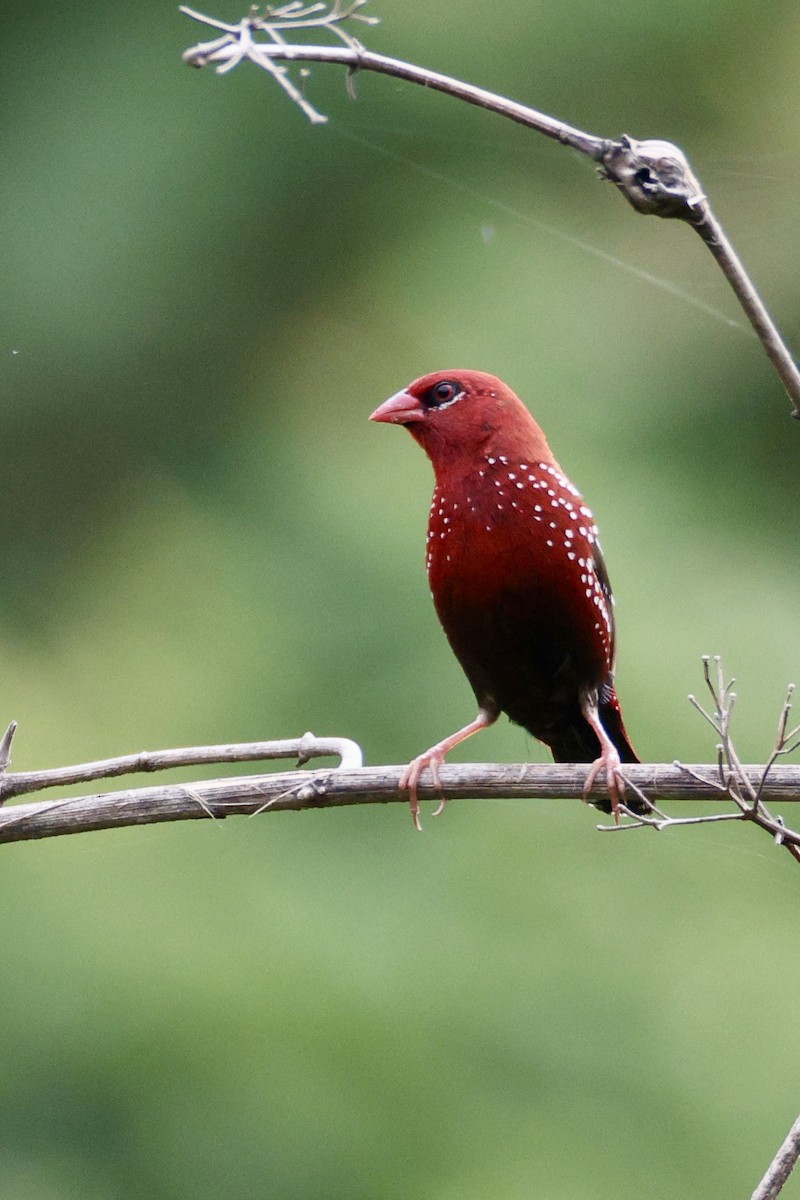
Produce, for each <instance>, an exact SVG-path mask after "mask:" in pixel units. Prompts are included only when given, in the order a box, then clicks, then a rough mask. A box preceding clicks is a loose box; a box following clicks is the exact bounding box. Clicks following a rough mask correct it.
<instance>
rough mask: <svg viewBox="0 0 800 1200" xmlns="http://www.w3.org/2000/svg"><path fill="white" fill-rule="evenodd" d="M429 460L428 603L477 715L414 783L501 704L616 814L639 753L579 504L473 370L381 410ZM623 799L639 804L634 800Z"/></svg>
mask: <svg viewBox="0 0 800 1200" xmlns="http://www.w3.org/2000/svg"><path fill="white" fill-rule="evenodd" d="M371 420H373V421H385V422H389V423H391V424H398V425H405V426H406V427H407V428H408V430H409V432H410V433H411V434H412V436H413V437H414V438H415V439H416V441H418V442H419V444H420V445H421V446H422V447H423V449H424V450H425V452H426V453H427V455H428V457H429V458H430V460H431V462H432V464H433V468H434V472H435V475H436V488H435V491H434V493H433V501H432V504H431V510H430V520H429V525H428V553H427V568H428V578H429V581H430V586H431V592H432V594H433V601H434V604H435V606H436V611H437V613H438V616H439V619H440V621H441V623H442V626H443V628H444V631H445V633H446V634H447V637H448V640H449V642H450V645H451V646H452V648H453V651H454V653H455V655H456V657H457V658H458V660H459V662H460V663H461V666H462V667H463V669H464V672H465V674H466V676H467V678H468V680H469V682H470V684H471V685H472V689H473V691H474V693H475V697H476V699H477V701H478V705H479V707H480V711H479V714H478V716H477V717H476V719H475V720H474V721H472V722H470V724H469V725H466V726H465V727H464V728H463V729H460V730H458V731H457V732H456V733H454V734H452V735H451V736H450V737H448V738H445V739H444V740H443V741H441V742H438V743H437V744H436V745H435V746H432V747H431V748H430V750H427V751H425V753H424V754H421V755H419V757H418V758H416V759H414V760H413V761H412V762H411V763H409V765H408V767H407V768H406V771H405V773H404V776H403V780H402V782H401V786H402V787H404V788H408V790H409V794H410V799H411V808H412V815H413V817H414V821H415V824H417V825H418V823H419V822H418V804H417V798H416V789H417V784H418V782H419V778H420V775H421V774H422V772H423V771H424V769H425V768H426V767H427V766H430V768H431V772H432V775H433V779H434V781H435V782H438V768H439V766H440V765H441V764H442V762H443V761H444V756H445V755H446V754H447V752H448V751H449V750H451V749H452V748H453V746H455V745H457V744H458V743H459V742H461V741H463V740H464V739H465V738H467V737H469V736H471V734H473V733H476V732H477V731H478V730H479V729H481V728H484V727H485V726H487V725H490V724H492V722H494V721H495V720H496V719H497V717H498V716H499V715H500V713H501V712H505V713H506V714H507V715H508V716H509V717H510V718H511V720H512V721H514V722H516V724H518V725H522V726H523V727H524V728H525V729H527V730H528V731H529V732H530V733H532V734H533V736H534V737H535V738H537V739H538V740H539V741H541V742H544V743H545V745H547V746H548V747H549V748H550V750H551V752H552V754H553V758H554V759H555V761H556V762H590V763H592V764H593V765H592V767H591V769H590V771H589V774H588V778H587V784H586V792H588V791H589V789H590V788H591V786H592V784H593V783H594V779H595V778H596V776H597V775H598V774H599V773H600V772H601V771H602V772H603V774H604V777H605V780H606V784H607V786H608V790H609V797H610V805H609V802H608V801H605V802H604V801H602V800H600V801H596V803H598V804H599V805H600V807H603V808H605V809H606V811H608V810H609V808H610V809H613V811H614V812H615V813H616V810H617V808H618V804H619V801H620V799H621V796H622V793H623V791H624V785H623V783H622V780H621V778H620V774H619V766H620V762H638V761H639V759H638V758H637V756H636V753H635V751H634V750H633V747H632V746H631V744H630V742H629V740H628V735H627V733H626V731H625V726H624V724H623V720H622V713H621V711H620V706H619V701H618V700H617V696H616V692H615V691H614V654H615V630H614V615H613V598H612V595H611V588H610V586H609V582H608V575H607V573H606V568H605V563H604V562H603V557H602V554H601V552H600V545H599V542H598V540H597V528H596V526H595V524H594V518H593V517H592V514H591V512H590V510H589V508H588V507H587V506H586V504H585V503H584V501H583V499H582V497H581V495H580V494H579V492H578V491H577V489H576V488H574V487H573V485H572V484H571V483H570V482H569V480H568V479H567V477H566V476H565V475H564V472H563V471H562V470H561V468H560V466H559V465H558V463H557V462H556V460H555V458H554V457H553V454H552V452H551V450H550V447H549V446H548V444H547V440H546V438H545V436H544V434H543V432H542V430H541V429H540V428H539V426H538V425H537V424H536V422H535V421H534V419H533V417H532V416H531V414H530V413H529V412H528V409H527V408H526V407H525V405H524V404H523V403H522V401H521V400H520V399H519V398H518V397H517V396H516V395H515V394H514V392H512V391H511V389H510V388H509V387H507V386H506V384H504V383H502V382H501V381H500V380H499V379H496V378H495V377H494V376H493V375H486V374H484V373H483V372H480V371H464V370H455V371H437V372H436V373H435V374H432V375H425V376H424V377H423V378H421V379H418V380H416V381H415V382H414V383H412V384H410V385H409V387H408V388H406V389H405V390H404V391H401V392H398V393H397V394H396V395H394V396H392V397H391V398H390V399H389V400H387V401H386V402H385V403H384V404H382V405H381V406H380V408H378V409H377V410H376V411H375V412H374V413H373V414H372V417H371ZM630 806H631V807H636V804H635V803H631V805H630Z"/></svg>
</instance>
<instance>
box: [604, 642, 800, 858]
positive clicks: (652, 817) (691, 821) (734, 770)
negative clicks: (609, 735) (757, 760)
mask: <svg viewBox="0 0 800 1200" xmlns="http://www.w3.org/2000/svg"><path fill="white" fill-rule="evenodd" d="M712 662H713V664H714V667H713V671H712V666H711V664H712ZM703 674H704V677H705V682H706V687H707V689H708V691H709V693H710V695H711V699H712V701H713V704H714V708H713V712H708V711H707V710H706V709H705V708H704V707H703V705H702V704H701V703H700V701H699V700H698V699H697V697H696V696H689V700H690V702H691V704H692V705H693V706H694V708H696V709H697V711H698V712H699V713H700V715H701V716H702V717H703V719H704V720H705V721H707V722H708V724H709V725H710V726H711V728H712V729H713V730H714V732H715V733H716V734H717V736H718V737H719V738H720V741H719V743H718V744H717V770H716V772H715V774H716V779H715V778H713V777H712V778H711V779H707V778H706V777H705V775H702V774H700V773H699V772H698V771H697V768H695V767H687V766H683V765H682V764H681V763H679V762H677V761H676V762H675V766H676V767H677V768H678V769H679V770H681V771H683V772H685V773H686V774H687V775H688V776H689V777H690V778H692V779H694V780H695V781H696V782H697V783H700V784H702V785H704V786H705V787H710V788H712V789H713V790H714V792H715V793H716V795H717V797H718V798H719V799H722V800H725V799H727V800H730V801H731V802H732V803H733V804H735V805H736V808H737V811H736V812H729V813H714V814H709V815H706V816H700V817H668V816H665V815H664V813H661V812H659V811H658V810H657V809H655V808H654V809H653V814H649V815H647V816H639V815H637V814H635V813H631V812H630V811H629V810H628V809H626V810H625V812H626V814H627V815H628V816H630V817H631V818H632V819H631V821H630V822H626V823H625V824H624V825H601V826H598V828H599V829H601V830H602V831H603V832H604V833H612V832H614V831H615V830H617V829H636V828H642V827H644V826H649V827H650V828H652V829H656V830H663V829H669V828H670V827H672V826H675V825H708V824H709V823H711V822H712V821H752V822H753V824H754V825H757V826H758V827H759V828H760V829H764V830H766V831H767V833H769V834H770V835H771V836H772V838H773V839H774V842H775V845H776V846H785V847H786V849H787V850H788V851H789V853H790V854H791V855H792V857H793V858H795V859H797V861H798V862H800V833H798V832H796V831H795V830H792V829H788V828H787V827H786V824H785V822H784V820H783V817H773V816H772V814H771V813H770V812H769V810H768V809H767V808H766V806H765V804H764V796H765V794H766V792H767V788H768V779H769V776H770V772H771V771H773V769H774V766H775V763H776V762H777V761H778V759H779V758H781V757H783V756H784V755H787V754H791V753H792V752H793V751H795V750H797V749H798V748H799V747H800V725H796V726H795V727H794V728H793V729H791V730H790V729H789V728H788V725H789V717H790V715H791V711H792V703H791V701H792V696H793V694H794V690H795V688H794V684H793V683H792V684H789V687H788V689H787V693H786V699H785V701H784V703H783V707H782V708H781V713H780V717H779V719H778V732H777V736H776V739H775V745H774V747H773V749H772V753H771V754H770V757H769V759H768V760H767V763H766V765H765V766H764V767H762V768H760V770H761V776H760V778H753V774H752V768H749V767H747V768H746V767H743V766H742V764H741V762H740V760H739V755H738V753H737V750H736V746H735V745H734V742H733V738H732V736H731V719H732V717H733V710H734V706H735V704H736V693H735V692H734V690H733V685H734V683H735V682H736V680H735V679H731V680H730V681H729V682H728V683H725V676H724V672H723V669H722V659H721V658H720V657H719V656H716V657H715V658H714V659H713V660H712V659H711V658H710V657H709V656H708V655H705V656H704V657H703ZM626 769H627V768H626ZM634 791H636V792H637V794H638V795H639V796H640V797H641V799H644V800H647V799H648V797H646V796H643V795H642V793H640V792H638V789H636V788H635V787H634Z"/></svg>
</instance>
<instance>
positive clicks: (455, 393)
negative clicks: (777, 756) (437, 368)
mask: <svg viewBox="0 0 800 1200" xmlns="http://www.w3.org/2000/svg"><path fill="white" fill-rule="evenodd" d="M462 390H463V389H462V387H461V385H460V384H458V383H456V382H455V380H453V379H440V380H439V382H438V383H435V384H434V385H433V387H431V388H428V391H427V392H426V393H425V403H426V404H428V405H429V406H430V407H431V408H441V406H442V405H443V404H449V403H450V402H451V401H452V400H456V399H457V398H458V397H459V396H460V395H461V392H462Z"/></svg>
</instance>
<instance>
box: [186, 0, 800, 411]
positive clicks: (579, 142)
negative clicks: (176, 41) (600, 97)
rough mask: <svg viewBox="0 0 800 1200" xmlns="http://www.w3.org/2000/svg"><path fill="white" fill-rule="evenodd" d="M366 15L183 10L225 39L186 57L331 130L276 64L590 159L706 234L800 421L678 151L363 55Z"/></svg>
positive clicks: (794, 385) (790, 378)
mask: <svg viewBox="0 0 800 1200" xmlns="http://www.w3.org/2000/svg"><path fill="white" fill-rule="evenodd" d="M360 7H361V5H360V4H356V5H351V6H350V7H349V8H344V7H342V6H341V4H339V3H338V2H337V3H335V4H334V6H333V8H332V9H330V10H329V11H324V8H325V6H324V5H310V6H308V7H306V8H302V7H301V6H297V5H294V4H289V5H286V6H284V7H283V8H282V9H278V10H275V9H272V8H271V7H269V6H268V8H267V12H266V14H265V16H263V17H259V16H258V15H257V14H256V13H255V11H253V12H251V14H250V15H249V16H248V17H245V18H243V19H242V20H241V21H240V22H239V23H238V24H235V25H230V24H226V23H225V22H222V21H218V20H216V19H215V18H213V17H207V16H205V15H204V14H203V13H200V12H197V11H196V10H195V9H191V8H187V7H186V6H182V7H181V12H183V13H184V14H185V15H186V16H188V17H191V18H192V19H193V20H195V21H199V22H200V23H202V24H205V25H209V26H211V27H212V28H214V29H221V30H224V33H223V35H222V36H221V37H219V38H216V39H215V40H214V41H212V42H201V43H199V44H198V45H196V46H193V47H191V49H189V50H186V51H185V52H184V55H183V60H184V62H186V63H188V64H189V65H190V66H194V67H204V66H208V65H211V64H214V65H215V66H216V69H217V71H218V72H227V71H229V70H231V69H232V68H233V67H235V66H238V64H239V63H240V62H242V61H243V60H244V59H249V60H250V61H251V62H254V63H255V64H256V65H257V66H259V67H261V68H262V70H266V71H267V72H268V73H269V74H270V75H271V76H272V77H273V78H274V79H275V80H276V81H277V82H278V83H279V84H280V86H281V87H282V88H283V89H284V91H285V92H286V93H287V94H288V95H289V96H290V97H291V99H292V100H293V101H294V102H295V103H296V104H297V105H298V106H299V107H300V108H301V109H302V111H303V112H304V113H305V115H306V116H307V117H308V118H309V120H311V121H313V122H314V123H316V124H322V123H324V121H325V120H326V118H325V116H324V115H323V114H322V113H320V112H319V111H318V110H317V109H315V108H314V107H313V105H312V104H311V103H310V101H309V100H308V99H307V98H306V96H305V95H304V94H303V93H302V91H301V90H300V89H299V88H298V87H296V85H295V84H294V83H293V82H292V81H291V79H290V78H289V76H288V74H287V72H286V69H285V68H282V67H279V66H278V63H279V62H280V61H281V60H284V61H288V62H321V63H338V64H340V65H341V66H345V67H347V68H348V80H349V81H350V83H352V73H353V72H354V71H356V70H358V71H375V72H378V73H379V74H383V75H391V76H393V77H394V78H396V79H404V80H406V81H407V82H410V83H416V84H419V85H421V86H422V87H426V88H429V89H431V90H433V91H439V92H445V93H446V94H447V95H450V96H453V97H455V98H456V99H458V100H463V101H465V102H466V103H468V104H474V105H477V106H479V107H480V108H485V109H488V110H489V111H491V112H495V113H498V114H499V115H500V116H504V117H507V118H508V119H509V120H512V121H516V122H517V123H518V124H521V125H525V126H527V127H528V128H531V129H535V130H537V131H538V132H539V133H543V134H544V135H545V136H546V137H549V138H553V139H554V140H555V141H558V142H561V143H562V144H563V145H567V146H571V147H572V148H573V149H574V150H578V151H580V152H581V153H582V154H585V155H587V156H588V157H589V158H590V159H591V160H592V161H593V162H595V163H597V164H598V166H599V168H600V174H601V176H602V178H604V179H608V180H610V181H611V182H612V183H614V184H615V185H616V187H617V188H618V189H619V190H620V191H621V192H622V194H623V195H624V196H625V199H626V200H627V201H628V203H629V204H631V205H632V207H633V208H634V209H635V210H636V211H637V212H640V213H644V214H647V215H651V216H658V217H666V218H672V219H677V220H681V221H684V222H685V223H686V224H688V225H690V226H691V227H692V228H693V229H694V230H695V231H696V232H697V233H698V234H699V235H700V237H701V238H702V239H703V242H704V244H705V245H706V246H707V247H708V249H709V250H710V252H711V253H712V255H713V256H714V259H715V261H716V262H717V263H718V264H719V266H720V268H721V270H722V272H723V274H724V275H725V278H726V279H727V281H728V283H729V284H730V286H731V288H732V289H733V292H734V294H735V296H736V298H737V300H738V301H739V304H740V305H741V307H742V310H743V311H744V313H745V315H746V316H747V319H748V320H749V322H750V324H751V326H752V328H753V329H754V330H755V332H756V334H757V335H758V338H759V340H760V341H761V344H762V346H763V348H764V350H765V352H766V354H767V356H768V358H769V360H770V362H771V363H772V364H773V366H774V367H775V370H776V371H777V373H778V376H779V378H780V379H781V382H782V383H783V385H784V387H785V388H786V391H787V393H788V395H789V398H790V400H791V402H792V406H793V412H792V416H794V417H797V418H800V371H799V370H798V368H797V365H796V363H795V362H794V359H793V358H792V355H791V353H790V352H789V349H788V347H787V346H786V343H785V342H784V341H783V339H782V337H781V335H780V333H779V331H778V329H777V327H776V325H775V323H774V321H773V320H772V318H771V317H770V315H769V313H768V312H767V309H766V307H765V305H764V303H763V301H762V300H761V297H760V296H759V294H758V292H757V291H756V288H755V287H754V285H753V283H752V281H751V279H750V277H749V276H748V274H747V272H746V270H745V268H744V266H743V265H742V263H741V260H740V259H739V257H738V255H737V254H736V252H735V250H734V248H733V246H732V244H731V242H730V241H729V239H728V237H727V236H726V234H725V232H724V230H723V228H722V225H721V224H720V222H719V221H718V219H717V217H716V216H715V214H714V212H713V211H712V209H711V206H710V204H709V202H708V198H707V196H706V194H705V191H704V189H703V187H702V185H701V183H700V181H699V179H698V178H697V176H696V175H695V174H694V172H693V171H692V169H691V167H690V165H689V162H688V159H687V158H686V155H685V154H684V153H683V151H682V150H681V149H680V148H679V147H678V146H675V145H673V144H672V143H671V142H666V141H663V140H661V139H647V140H644V141H638V140H637V139H635V138H632V137H629V136H628V135H627V134H622V135H621V136H620V137H619V138H618V139H611V138H601V137H597V136H595V135H594V134H590V133H587V132H586V131H585V130H581V129H576V128H575V127H574V126H571V125H568V124H567V123H566V122H564V121H560V120H558V119H557V118H555V117H551V116H548V115H547V114H545V113H542V112H539V111H537V110H536V109H533V108H529V107H527V106H526V105H523V104H518V103H517V102H516V101H514V100H510V99H509V98H508V97H506V96H500V95H498V94H496V93H494V92H489V91H486V90H485V89H484V88H479V87H475V86H474V85H472V84H469V83H465V82H464V81H463V80H460V79H455V78H454V77H452V76H449V75H443V74H441V73H440V72H438V71H430V70H427V69H426V68H424V67H419V66H416V65H415V64H413V63H408V62H404V61H403V60H401V59H397V58H389V57H387V56H385V55H382V54H375V53H374V52H372V51H370V50H367V49H365V48H364V47H363V46H362V45H361V43H360V42H358V41H357V40H356V39H355V38H352V37H351V36H350V35H349V34H348V33H346V31H344V30H343V28H342V22H343V21H345V20H346V19H348V18H351V19H355V20H360V21H364V22H366V23H374V22H375V18H366V17H365V16H364V15H363V14H359V13H357V11H356V9H357V8H360ZM320 10H323V15H320V16H317V15H316V14H317V13H318V12H320ZM282 28H284V29H288V28H297V29H304V28H305V29H309V28H324V29H326V30H327V31H329V32H332V33H333V34H334V35H335V36H336V37H337V38H339V39H340V40H341V41H342V42H343V43H344V44H343V45H340V46H308V45H304V44H293V45H289V44H287V43H286V41H285V39H284V38H283V36H282V34H281V29H282ZM254 33H263V34H265V35H266V36H267V37H268V38H269V41H268V42H263V43H261V42H258V41H256V39H255V38H254V36H253V35H254ZM349 90H351V89H349Z"/></svg>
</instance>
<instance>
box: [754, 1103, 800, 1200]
mask: <svg viewBox="0 0 800 1200" xmlns="http://www.w3.org/2000/svg"><path fill="white" fill-rule="evenodd" d="M798 1158H800V1117H798V1118H797V1120H796V1121H795V1123H794V1125H793V1126H792V1128H791V1129H790V1130H789V1133H788V1134H787V1136H786V1140H785V1141H784V1143H783V1145H782V1146H781V1147H780V1149H779V1150H778V1153H777V1154H776V1155H775V1157H774V1158H773V1160H772V1162H771V1163H770V1164H769V1167H768V1169H767V1173H766V1175H765V1176H764V1178H763V1179H762V1180H761V1183H760V1184H759V1185H758V1187H757V1188H756V1190H755V1191H754V1192H753V1195H752V1196H751V1197H750V1200H775V1197H776V1196H777V1195H778V1194H779V1193H780V1191H781V1189H782V1187H783V1185H784V1184H785V1183H786V1180H787V1179H788V1178H789V1176H790V1175H791V1173H792V1169H793V1168H794V1165H795V1163H796V1162H797V1160H798Z"/></svg>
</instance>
